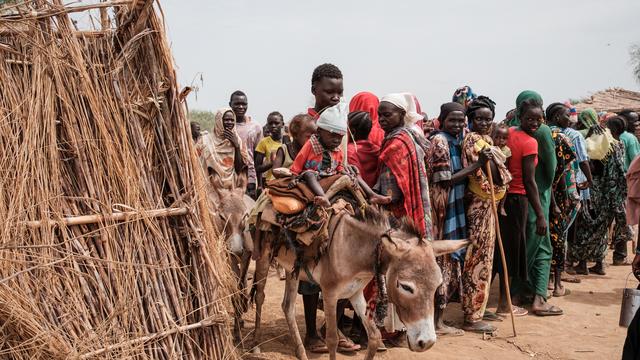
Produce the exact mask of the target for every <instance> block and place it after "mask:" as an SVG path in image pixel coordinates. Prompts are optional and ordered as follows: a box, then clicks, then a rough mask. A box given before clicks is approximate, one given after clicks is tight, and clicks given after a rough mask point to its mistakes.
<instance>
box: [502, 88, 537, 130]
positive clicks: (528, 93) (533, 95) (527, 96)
mask: <svg viewBox="0 0 640 360" xmlns="http://www.w3.org/2000/svg"><path fill="white" fill-rule="evenodd" d="M531 99H534V100H537V101H538V102H539V103H540V105H541V106H542V96H540V94H538V93H537V92H535V91H533V90H525V91H523V92H521V93H520V95H518V97H517V98H516V113H515V116H514V117H513V119H511V121H509V122H508V123H507V125H509V126H520V119H519V118H518V114H519V113H520V111H521V110H522V105H523V104H524V102H525V101H527V100H531Z"/></svg>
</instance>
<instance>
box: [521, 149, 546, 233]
mask: <svg viewBox="0 0 640 360" xmlns="http://www.w3.org/2000/svg"><path fill="white" fill-rule="evenodd" d="M535 158H536V155H528V156H525V157H524V158H522V181H523V183H524V188H525V191H526V192H527V199H528V200H529V204H531V207H533V211H534V212H535V213H536V233H537V234H538V235H544V234H546V233H547V221H546V219H545V218H544V212H543V211H542V205H541V204H540V195H539V194H538V185H537V184H536V178H535V174H536V164H535Z"/></svg>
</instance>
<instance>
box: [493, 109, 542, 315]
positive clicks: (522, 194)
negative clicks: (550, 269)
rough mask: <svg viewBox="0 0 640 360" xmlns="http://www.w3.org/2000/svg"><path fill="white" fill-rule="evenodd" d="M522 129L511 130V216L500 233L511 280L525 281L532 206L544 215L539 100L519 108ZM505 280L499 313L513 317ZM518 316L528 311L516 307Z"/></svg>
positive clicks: (508, 200)
mask: <svg viewBox="0 0 640 360" xmlns="http://www.w3.org/2000/svg"><path fill="white" fill-rule="evenodd" d="M517 105H518V107H517V109H516V114H517V117H518V118H519V119H520V126H519V127H512V128H510V129H509V139H508V140H507V146H508V147H509V149H511V157H510V158H509V160H508V162H507V168H508V169H509V172H511V176H512V177H513V180H512V181H511V184H510V185H509V190H508V192H507V197H506V200H505V203H504V209H505V211H506V213H507V216H503V215H500V233H501V235H502V239H503V241H504V252H505V256H506V260H507V269H508V271H509V276H511V277H512V278H517V279H520V280H522V281H526V280H527V255H526V226H527V216H528V206H529V202H530V203H531V206H532V207H533V209H534V210H535V211H536V213H541V212H542V207H541V205H540V198H539V197H538V186H537V185H536V181H535V170H536V165H537V163H538V143H537V141H536V139H534V138H533V133H534V132H535V131H536V130H538V128H539V127H540V124H542V119H543V114H544V112H543V110H542V104H538V103H537V102H536V101H535V99H531V100H529V99H525V100H524V101H521V102H520V103H519V104H517ZM545 226H546V225H545ZM498 259H500V257H499V256H494V273H502V271H503V269H502V263H501V262H500V261H498ZM505 286H506V284H505V283H504V277H502V276H500V301H499V302H498V310H497V312H498V313H509V308H508V305H507V301H506V300H507V299H506V292H505ZM513 312H514V314H515V315H516V316H524V315H526V314H527V313H528V312H527V310H526V309H523V308H520V307H517V306H514V307H513Z"/></svg>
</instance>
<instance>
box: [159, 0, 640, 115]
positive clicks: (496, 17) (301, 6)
mask: <svg viewBox="0 0 640 360" xmlns="http://www.w3.org/2000/svg"><path fill="white" fill-rule="evenodd" d="M162 5H163V10H164V13H165V16H166V22H167V27H168V30H169V37H170V40H171V46H172V49H173V53H174V57H175V59H176V63H177V65H178V75H179V81H180V82H181V85H183V86H184V85H188V84H191V83H192V82H193V84H195V85H197V86H198V87H199V92H198V94H197V99H196V96H194V95H191V96H190V101H189V103H190V107H191V108H192V109H204V110H214V109H216V108H218V107H221V106H224V105H226V104H227V102H228V97H229V94H230V93H231V92H232V91H234V90H236V89H242V90H244V91H245V92H246V93H247V94H248V97H249V113H250V114H252V116H253V118H254V119H256V120H258V121H260V122H264V121H265V118H266V115H267V113H269V112H270V111H273V110H279V111H281V112H282V113H283V114H284V115H285V118H286V119H289V118H290V117H291V116H293V115H295V114H296V113H299V112H303V111H305V110H306V108H307V107H308V106H310V105H311V104H312V96H311V93H310V79H311V73H312V71H313V69H314V67H315V66H316V65H318V64H321V63H324V62H331V63H334V64H336V65H338V66H339V67H340V69H341V70H342V72H343V74H344V81H345V96H346V97H347V99H350V98H351V96H353V95H354V94H355V93H357V92H359V91H363V90H368V91H372V92H374V93H376V94H377V95H379V96H382V95H384V94H386V93H390V92H401V91H409V92H413V93H414V94H416V96H417V97H418V99H419V100H420V102H421V104H422V106H423V109H424V110H425V111H426V112H427V113H428V114H429V116H431V117H433V116H436V115H437V113H438V111H439V107H440V104H442V103H444V102H447V101H450V99H451V95H452V93H453V91H454V90H455V88H457V87H458V86H461V85H465V84H468V85H470V86H471V87H472V88H473V90H474V91H475V92H476V93H478V94H484V95H488V96H490V97H491V98H493V99H494V100H495V101H496V102H497V103H498V114H499V115H498V116H502V115H503V114H504V113H505V112H506V111H507V110H509V109H510V108H512V107H513V103H514V101H515V97H516V96H517V94H518V92H519V91H520V90H524V89H534V90H537V91H538V92H540V93H541V94H542V96H543V98H544V100H545V102H546V103H550V102H553V101H560V100H566V99H568V98H579V97H583V96H586V95H589V94H590V93H592V92H594V91H597V90H600V89H603V88H607V87H612V86H619V87H625V88H629V89H635V90H638V88H639V87H638V83H637V82H635V81H634V78H633V76H632V72H631V64H630V62H629V49H630V47H631V45H632V44H640V21H639V17H638V16H639V14H640V1H638V0H609V1H604V0H567V1H565V0H556V1H551V0H538V1H528V2H524V1H506V0H502V1H500V0H483V1H468V0H461V1H438V2H435V1H422V0H396V1H383V0H324V1H307V0H303V1H300V0H269V1H261V0H253V1H250V0H233V1H222V0H181V1H178V0H164V1H162ZM200 76H202V79H203V81H202V82H201V81H200ZM194 79H196V80H195V81H194Z"/></svg>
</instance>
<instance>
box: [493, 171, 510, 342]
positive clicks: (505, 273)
mask: <svg viewBox="0 0 640 360" xmlns="http://www.w3.org/2000/svg"><path fill="white" fill-rule="evenodd" d="M487 177H488V178H489V185H490V186H489V187H490V188H491V210H493V217H494V219H495V222H496V234H497V235H498V247H499V248H500V258H501V260H502V269H503V271H502V276H504V283H505V290H506V292H507V304H508V305H509V313H510V314H511V326H512V327H513V337H516V336H517V335H516V320H515V316H514V315H513V305H511V290H509V271H508V270H507V259H506V258H505V257H504V247H503V246H502V235H501V234H500V221H498V209H497V208H496V194H495V193H494V192H493V174H491V164H490V163H489V162H487Z"/></svg>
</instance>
